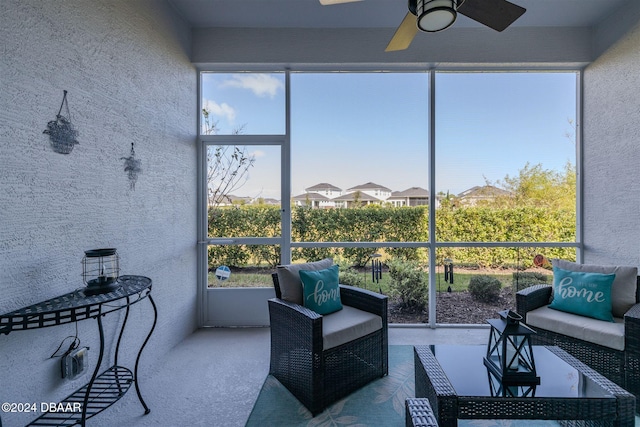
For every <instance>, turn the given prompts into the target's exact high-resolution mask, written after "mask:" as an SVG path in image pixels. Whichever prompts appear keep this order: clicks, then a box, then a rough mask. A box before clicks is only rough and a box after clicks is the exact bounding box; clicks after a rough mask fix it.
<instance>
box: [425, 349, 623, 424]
mask: <svg viewBox="0 0 640 427" xmlns="http://www.w3.org/2000/svg"><path fill="white" fill-rule="evenodd" d="M414 354H415V381H416V388H415V391H416V397H418V398H421V397H423V398H427V399H429V402H430V404H431V407H432V408H433V411H434V413H435V415H436V417H437V418H438V422H439V425H440V426H457V420H458V419H547V420H592V421H593V425H599V424H601V425H614V426H620V427H633V426H634V422H635V421H634V412H635V397H634V396H633V395H632V394H631V393H629V392H627V391H625V390H624V389H622V388H621V387H620V386H618V385H616V384H615V383H613V382H611V381H609V380H608V379H606V378H605V377H603V376H602V375H600V374H599V373H597V372H596V371H594V370H593V369H591V368H589V367H588V366H587V365H585V364H583V363H582V362H580V361H578V360H577V359H575V358H574V357H573V356H571V355H569V354H568V353H566V352H565V351H563V350H562V349H560V348H558V347H543V346H534V347H533V354H534V359H535V365H536V373H537V375H538V376H539V377H540V384H539V385H522V386H514V385H510V386H509V387H507V386H504V387H503V386H502V384H501V383H500V381H499V380H498V379H497V378H495V377H494V376H493V375H492V374H491V373H490V372H489V370H488V369H487V367H486V366H485V365H484V363H483V357H484V356H485V355H486V346H482V345H470V346H462V345H431V346H416V347H414Z"/></svg>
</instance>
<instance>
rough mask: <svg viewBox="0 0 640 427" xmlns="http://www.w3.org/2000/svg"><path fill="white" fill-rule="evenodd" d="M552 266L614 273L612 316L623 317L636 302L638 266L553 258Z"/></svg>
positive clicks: (589, 271)
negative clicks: (606, 264) (596, 263)
mask: <svg viewBox="0 0 640 427" xmlns="http://www.w3.org/2000/svg"><path fill="white" fill-rule="evenodd" d="M551 263H552V265H553V266H554V267H559V268H561V269H563V270H569V271H583V272H585V273H602V274H615V275H616V278H615V279H614V280H613V285H611V312H612V314H613V317H623V316H624V314H625V313H626V312H627V311H628V310H629V309H630V308H631V306H632V305H634V304H635V303H636V288H637V280H638V267H628V266H604V265H592V264H577V263H575V262H569V261H564V260H561V259H553V260H551Z"/></svg>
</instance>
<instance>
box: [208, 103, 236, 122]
mask: <svg viewBox="0 0 640 427" xmlns="http://www.w3.org/2000/svg"><path fill="white" fill-rule="evenodd" d="M202 107H203V108H206V109H207V110H209V111H210V112H211V115H212V116H213V117H214V118H217V117H222V118H225V119H226V120H227V121H228V122H229V123H233V121H234V120H235V118H236V110H235V109H234V108H233V107H232V106H230V105H229V104H227V103H226V102H223V103H222V104H218V103H217V102H215V101H212V100H210V99H205V100H203V102H202Z"/></svg>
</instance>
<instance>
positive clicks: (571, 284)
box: [549, 267, 616, 322]
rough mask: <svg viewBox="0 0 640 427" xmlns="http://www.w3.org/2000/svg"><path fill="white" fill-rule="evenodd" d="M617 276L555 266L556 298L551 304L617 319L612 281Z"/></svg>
mask: <svg viewBox="0 0 640 427" xmlns="http://www.w3.org/2000/svg"><path fill="white" fill-rule="evenodd" d="M615 277H616V276H615V274H600V273H583V272H579V271H568V270H563V269H561V268H558V267H553V301H552V302H551V304H550V305H549V308H552V309H554V310H560V311H566V312H568V313H573V314H580V315H582V316H588V317H593V318H594V319H599V320H606V321H608V322H613V315H612V314H611V284H612V283H613V279H614V278H615Z"/></svg>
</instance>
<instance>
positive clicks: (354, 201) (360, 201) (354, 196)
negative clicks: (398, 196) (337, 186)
mask: <svg viewBox="0 0 640 427" xmlns="http://www.w3.org/2000/svg"><path fill="white" fill-rule="evenodd" d="M333 202H334V203H335V206H336V207H337V208H352V207H354V206H365V205H376V204H377V205H379V204H381V203H382V200H380V199H378V198H377V197H374V196H372V195H371V194H367V193H365V192H363V191H360V190H356V191H353V192H350V193H347V194H343V195H342V196H340V197H336V198H335V199H333Z"/></svg>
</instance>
